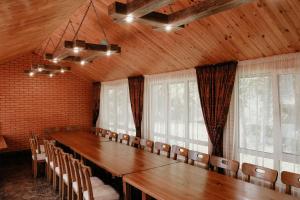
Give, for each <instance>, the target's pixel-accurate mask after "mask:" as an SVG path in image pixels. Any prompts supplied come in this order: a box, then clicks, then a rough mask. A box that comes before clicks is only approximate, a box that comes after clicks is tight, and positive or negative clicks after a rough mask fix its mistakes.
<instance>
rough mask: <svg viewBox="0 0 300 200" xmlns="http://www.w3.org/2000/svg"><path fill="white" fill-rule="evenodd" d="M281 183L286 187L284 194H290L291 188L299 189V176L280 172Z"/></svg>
mask: <svg viewBox="0 0 300 200" xmlns="http://www.w3.org/2000/svg"><path fill="white" fill-rule="evenodd" d="M281 182H282V183H284V184H285V185H286V188H285V193H286V194H292V187H296V188H300V174H296V173H292V172H287V171H282V172H281Z"/></svg>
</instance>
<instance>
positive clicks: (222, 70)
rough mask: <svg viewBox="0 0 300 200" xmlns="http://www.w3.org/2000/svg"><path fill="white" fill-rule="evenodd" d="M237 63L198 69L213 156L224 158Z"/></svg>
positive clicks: (202, 104) (204, 114)
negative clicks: (224, 137) (225, 127)
mask: <svg viewBox="0 0 300 200" xmlns="http://www.w3.org/2000/svg"><path fill="white" fill-rule="evenodd" d="M236 67H237V62H236V61H231V62H226V63H220V64H216V65H205V66H200V67H196V73H197V82H198V90H199V95H200V101H201V107H202V111H203V116H204V120H205V124H206V129H207V132H208V135H209V138H210V140H211V142H212V145H213V149H212V155H216V156H223V130H224V126H225V124H226V120H227V114H228V110H229V105H230V99H231V94H232V90H233V86H234V79H235V72H236Z"/></svg>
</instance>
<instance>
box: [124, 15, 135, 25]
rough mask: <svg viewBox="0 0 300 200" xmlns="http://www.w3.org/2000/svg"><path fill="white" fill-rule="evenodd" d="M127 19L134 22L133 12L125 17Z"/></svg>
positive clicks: (128, 21)
mask: <svg viewBox="0 0 300 200" xmlns="http://www.w3.org/2000/svg"><path fill="white" fill-rule="evenodd" d="M125 21H126V22H127V23H131V22H133V15H132V14H129V15H127V16H126V18H125Z"/></svg>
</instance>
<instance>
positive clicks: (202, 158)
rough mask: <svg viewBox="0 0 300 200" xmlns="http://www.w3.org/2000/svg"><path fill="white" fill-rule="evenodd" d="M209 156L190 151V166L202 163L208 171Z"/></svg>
mask: <svg viewBox="0 0 300 200" xmlns="http://www.w3.org/2000/svg"><path fill="white" fill-rule="evenodd" d="M209 157H210V156H209V155H208V154H206V153H201V152H197V151H192V150H190V151H189V159H190V160H191V162H190V164H191V165H195V164H197V163H200V165H201V166H203V168H205V169H208V167H209Z"/></svg>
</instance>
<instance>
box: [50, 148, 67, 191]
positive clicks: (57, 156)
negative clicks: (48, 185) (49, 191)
mask: <svg viewBox="0 0 300 200" xmlns="http://www.w3.org/2000/svg"><path fill="white" fill-rule="evenodd" d="M62 153H63V150H62V149H61V148H58V147H55V148H54V173H53V188H54V189H55V190H56V189H57V186H58V191H59V196H61V195H62V182H63V173H64V171H63V163H62V157H61V156H62Z"/></svg>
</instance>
